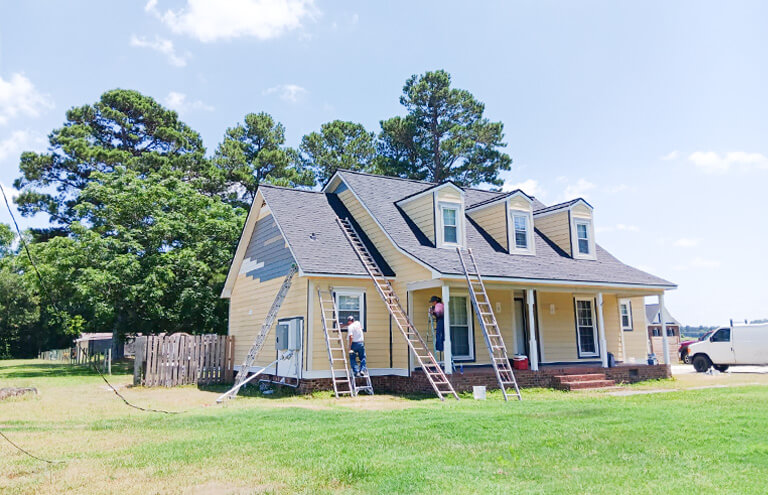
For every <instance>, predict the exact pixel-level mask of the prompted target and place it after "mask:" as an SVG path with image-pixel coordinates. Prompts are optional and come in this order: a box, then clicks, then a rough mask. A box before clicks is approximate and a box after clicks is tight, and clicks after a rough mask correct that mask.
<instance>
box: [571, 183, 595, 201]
mask: <svg viewBox="0 0 768 495" xmlns="http://www.w3.org/2000/svg"><path fill="white" fill-rule="evenodd" d="M595 187H597V186H595V185H594V184H593V183H591V182H589V181H588V180H587V179H583V178H582V179H579V180H577V181H576V183H574V184H569V185H568V186H566V188H565V192H564V193H563V197H564V198H565V199H566V200H569V199H574V198H585V199H586V198H587V197H588V196H589V191H591V190H593V189H594V188H595Z"/></svg>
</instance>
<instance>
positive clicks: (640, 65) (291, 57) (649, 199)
mask: <svg viewBox="0 0 768 495" xmlns="http://www.w3.org/2000/svg"><path fill="white" fill-rule="evenodd" d="M765 19H768V4H766V3H765V2H757V1H755V2H743V1H732V2H705V1H689V2H686V1H676V2H668V1H645V2H614V1H602V2H601V1H584V2H571V1H561V2H546V1H530V2H471V3H465V2H447V1H432V2H410V1H402V2H323V1H320V0H316V1H315V2H312V1H309V0H307V1H303V0H274V1H257V0H231V1H229V2H225V1H220V2H211V1H208V0H188V1H186V2H185V1H166V0H159V1H150V2H149V3H146V2H143V1H135V2H119V3H118V2H97V1H90V2H88V1H76V2H74V1H73V2H61V1H47V2H44V1H30V2H11V1H8V0H5V1H2V0H0V182H2V184H3V185H5V186H9V185H10V184H11V183H12V181H13V179H14V178H16V177H17V176H18V156H19V153H20V152H21V151H22V150H42V149H45V136H46V134H47V133H48V132H50V131H51V130H52V129H53V128H55V127H57V126H60V125H61V123H62V122H63V121H64V112H65V110H66V109H67V108H69V107H72V106H76V105H82V104H85V103H91V102H94V101H96V100H97V99H98V97H99V95H100V94H101V93H102V92H104V91H105V90H108V89H112V88H116V87H121V88H131V89H136V90H139V91H141V92H143V93H145V94H148V95H151V96H153V97H154V98H156V99H157V100H159V101H160V102H162V103H164V104H166V105H168V106H171V107H173V108H175V109H177V110H178V111H179V112H180V114H181V116H182V118H183V119H184V120H185V121H186V122H187V123H189V124H190V125H191V126H192V127H193V128H194V129H196V130H198V131H199V132H200V133H201V134H202V136H203V139H204V141H205V144H206V146H207V148H208V150H209V151H212V150H213V149H215V147H216V145H217V144H218V142H219V141H220V140H221V137H222V135H223V133H224V130H225V129H226V128H227V127H228V126H232V125H234V124H235V123H236V122H238V121H240V120H241V119H242V117H243V116H244V115H245V114H246V113H248V112H257V111H266V112H269V113H271V114H272V115H273V116H274V117H275V118H276V119H278V120H279V121H281V122H282V123H283V124H285V126H286V128H287V136H288V144H289V145H296V144H297V143H298V141H299V139H300V138H301V136H302V135H304V134H305V133H307V132H311V131H313V130H316V129H318V128H319V126H320V124H322V123H324V122H327V121H330V120H333V119H344V120H352V121H356V122H361V123H363V124H364V125H365V126H366V127H368V128H369V129H370V130H378V122H379V120H381V119H384V118H388V117H391V116H393V115H396V114H400V113H402V109H401V107H400V105H399V103H398V97H399V95H400V93H401V89H402V86H403V83H404V81H405V79H406V78H407V77H408V76H410V75H411V74H414V73H422V72H424V71H426V70H433V69H439V68H442V69H445V70H447V71H449V72H450V73H451V74H452V75H453V80H454V84H455V86H456V87H460V88H464V89H467V90H469V91H471V92H472V93H473V94H474V95H475V96H476V97H477V98H478V99H479V100H481V101H483V102H484V103H485V104H486V115H487V117H489V118H490V119H492V120H500V121H502V122H504V124H505V134H506V141H507V143H508V147H507V152H508V153H509V154H510V156H512V158H513V160H514V164H513V170H512V171H511V172H509V173H507V174H505V179H506V180H507V187H515V186H517V185H522V186H523V188H524V189H525V190H526V191H527V192H529V193H531V194H534V195H536V196H537V197H539V198H540V199H541V200H542V201H544V202H547V203H553V202H557V201H560V200H563V199H566V198H571V197H576V196H583V197H585V198H586V199H587V200H588V201H590V203H592V204H593V205H594V206H595V217H596V228H597V240H598V242H599V243H600V244H602V245H603V246H604V247H605V248H607V249H608V250H609V251H611V252H612V253H613V254H614V255H616V256H617V257H618V258H619V259H621V260H622V261H624V262H626V263H629V264H631V265H634V266H637V267H639V268H642V269H645V270H647V271H650V272H651V273H654V274H656V275H659V276H662V277H665V278H667V279H669V280H671V281H673V282H676V283H677V284H678V285H679V289H678V290H676V291H672V292H670V293H669V294H668V297H667V303H668V305H669V307H670V310H671V311H672V313H673V314H674V315H676V316H677V318H678V319H680V320H681V321H682V322H683V323H685V324H699V323H711V324H719V323H725V322H727V320H728V319H729V318H735V319H743V318H750V319H753V318H760V317H768V302H767V301H768V297H766V296H768V294H766V290H765V288H764V282H765V280H768V262H766V257H765V254H764V253H765V251H766V247H767V246H768V220H766V214H768V207H767V206H766V202H765V199H764V198H765V196H766V190H767V189H768V140H767V139H766V137H767V136H768V119H766V115H768V98H767V97H766V88H768V58H767V57H766V56H765V47H766V46H768V39H767V38H768V36H767V35H766V33H767V31H766V30H765ZM8 220H9V219H8V215H7V213H6V212H0V222H7V221H8ZM45 223H46V219H45V218H35V219H26V218H25V219H22V225H23V226H31V225H43V224H45Z"/></svg>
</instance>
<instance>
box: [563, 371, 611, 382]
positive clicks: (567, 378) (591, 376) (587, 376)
mask: <svg viewBox="0 0 768 495" xmlns="http://www.w3.org/2000/svg"><path fill="white" fill-rule="evenodd" d="M555 379H557V380H558V381H560V383H565V382H588V381H593V380H605V373H584V374H581V375H555Z"/></svg>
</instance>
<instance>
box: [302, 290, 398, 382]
mask: <svg viewBox="0 0 768 495" xmlns="http://www.w3.org/2000/svg"><path fill="white" fill-rule="evenodd" d="M313 285H314V288H313V289H312V290H313V306H314V310H313V312H312V313H313V319H314V321H313V322H312V326H311V329H312V332H311V335H312V349H311V353H312V357H311V363H312V368H311V370H313V371H317V370H328V369H329V365H328V364H329V363H328V350H327V345H326V342H325V334H324V333H323V325H322V321H321V318H320V303H319V301H318V299H317V289H318V288H320V289H321V290H323V291H331V290H332V289H333V288H334V287H335V288H337V289H339V290H344V289H362V290H363V291H364V292H365V322H364V325H365V331H366V332H365V351H366V358H367V365H368V367H369V368H389V312H388V311H387V308H386V306H385V305H384V303H383V301H382V300H381V297H380V296H379V294H378V292H376V288H375V287H374V286H373V283H372V282H370V281H367V280H349V279H343V280H341V279H314V280H313ZM339 317H340V318H341V319H342V320H344V319H345V316H344V314H343V313H342V314H340V315H339ZM394 332H397V334H395V333H394ZM392 337H393V338H392V341H393V348H394V347H396V346H398V347H403V346H405V345H406V344H405V342H404V340H403V339H402V338H401V337H400V336H399V331H398V329H397V326H394V327H393V335H392ZM344 338H345V340H344V346H345V347H346V348H347V350H349V341H348V340H346V338H347V334H346V333H344ZM401 353H403V354H405V351H404V350H402V351H401ZM400 364H402V363H400ZM395 367H398V366H395ZM399 367H402V368H405V367H406V366H405V365H404V364H403V365H401V366H399Z"/></svg>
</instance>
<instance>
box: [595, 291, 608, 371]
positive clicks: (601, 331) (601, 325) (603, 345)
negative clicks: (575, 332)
mask: <svg viewBox="0 0 768 495" xmlns="http://www.w3.org/2000/svg"><path fill="white" fill-rule="evenodd" d="M597 333H598V335H599V336H600V361H601V362H602V363H603V364H602V366H603V368H607V367H608V342H606V340H605V320H604V318H603V293H602V292H598V293H597Z"/></svg>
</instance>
